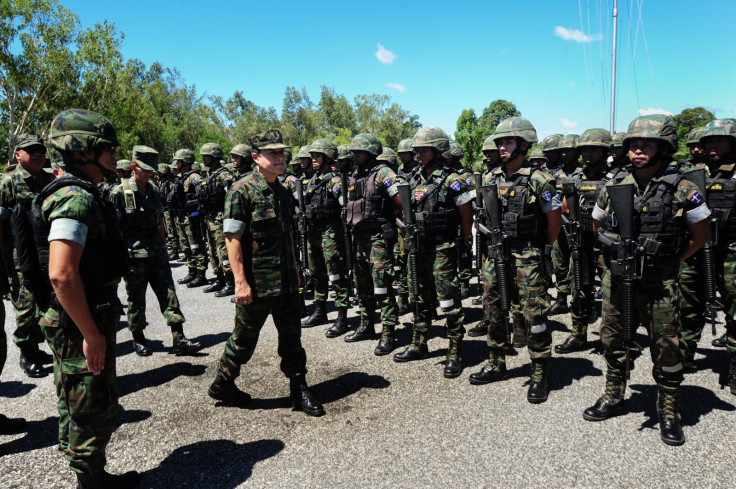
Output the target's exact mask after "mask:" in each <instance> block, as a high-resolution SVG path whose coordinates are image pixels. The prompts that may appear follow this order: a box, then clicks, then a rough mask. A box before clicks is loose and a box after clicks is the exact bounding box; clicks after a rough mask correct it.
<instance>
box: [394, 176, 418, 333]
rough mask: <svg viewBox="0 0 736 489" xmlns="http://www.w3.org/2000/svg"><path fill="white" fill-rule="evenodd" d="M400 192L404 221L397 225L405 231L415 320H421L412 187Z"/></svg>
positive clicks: (404, 186)
mask: <svg viewBox="0 0 736 489" xmlns="http://www.w3.org/2000/svg"><path fill="white" fill-rule="evenodd" d="M397 188H398V190H399V198H400V199H401V206H402V207H403V217H404V221H403V222H402V221H400V220H399V219H397V220H396V224H397V225H398V226H399V227H400V228H401V229H403V230H404V247H405V248H406V249H407V250H408V253H407V257H408V261H407V263H408V265H409V290H410V291H411V295H412V296H414V304H415V306H416V310H415V315H416V316H415V319H416V320H418V319H419V303H420V302H422V298H421V296H420V295H419V278H418V277H417V253H418V251H419V236H418V234H417V223H416V216H415V215H414V212H413V211H412V210H411V187H410V186H409V185H407V184H402V185H399V186H397Z"/></svg>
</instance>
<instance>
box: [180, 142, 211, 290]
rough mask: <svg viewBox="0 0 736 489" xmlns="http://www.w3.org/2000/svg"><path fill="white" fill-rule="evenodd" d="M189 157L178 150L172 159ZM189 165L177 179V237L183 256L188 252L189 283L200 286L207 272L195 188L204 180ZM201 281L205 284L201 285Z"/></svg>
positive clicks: (189, 152) (199, 210) (192, 158)
mask: <svg viewBox="0 0 736 489" xmlns="http://www.w3.org/2000/svg"><path fill="white" fill-rule="evenodd" d="M190 157H191V161H193V160H194V153H192V152H191V151H190V150H179V151H177V152H176V155H174V159H175V160H177V161H185V160H183V158H187V159H190ZM186 163H189V161H186V162H185V164H186ZM191 164H192V169H191V170H190V171H187V172H183V173H182V174H181V175H179V179H180V180H181V182H182V185H181V188H182V192H179V193H178V195H177V197H176V198H177V199H179V201H180V202H181V203H182V204H183V206H181V207H180V208H181V210H182V215H181V216H178V219H179V235H180V236H182V238H183V241H186V247H185V246H184V244H182V249H183V250H184V255H185V256H186V255H187V249H188V250H189V256H188V257H187V266H188V267H189V271H190V274H193V275H194V277H193V279H192V280H191V281H190V282H189V283H191V282H199V283H200V285H205V284H206V283H207V281H206V279H205V278H204V277H205V272H206V270H207V254H206V250H205V241H204V235H203V233H202V226H201V225H202V219H203V216H202V211H201V206H200V205H199V201H198V198H197V196H196V192H197V187H199V186H200V185H201V184H202V183H203V182H204V179H203V178H202V176H201V175H200V174H199V173H197V172H196V171H194V164H193V163H191ZM203 281H204V282H205V283H201V282H203ZM180 283H187V282H180Z"/></svg>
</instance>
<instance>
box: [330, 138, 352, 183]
mask: <svg viewBox="0 0 736 489" xmlns="http://www.w3.org/2000/svg"><path fill="white" fill-rule="evenodd" d="M353 164H354V163H353V153H351V152H350V145H349V144H341V145H340V146H338V147H337V159H336V160H335V161H333V162H332V171H334V172H337V173H347V174H348V175H349V174H350V173H352V172H353Z"/></svg>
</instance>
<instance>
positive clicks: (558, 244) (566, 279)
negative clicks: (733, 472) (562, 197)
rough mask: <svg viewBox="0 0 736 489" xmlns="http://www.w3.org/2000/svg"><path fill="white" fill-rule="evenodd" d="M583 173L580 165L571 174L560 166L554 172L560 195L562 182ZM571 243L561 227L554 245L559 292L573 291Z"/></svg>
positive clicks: (566, 293) (554, 264)
mask: <svg viewBox="0 0 736 489" xmlns="http://www.w3.org/2000/svg"><path fill="white" fill-rule="evenodd" d="M582 174H583V169H582V168H580V167H577V168H575V171H573V172H572V173H570V174H567V173H565V171H564V170H563V169H562V168H560V169H559V170H557V171H556V172H555V174H554V177H553V178H554V179H555V181H556V183H557V190H556V191H557V193H558V195H559V194H561V192H562V184H563V183H566V182H574V181H577V180H580V179H581V178H582V177H581V175H582ZM570 259H571V257H570V245H569V243H568V241H567V233H566V232H565V228H564V227H563V228H562V229H560V234H559V235H558V236H557V239H556V240H555V243H554V245H552V265H553V266H554V270H555V284H554V285H555V288H556V289H557V294H564V295H569V294H570V293H571V292H572V274H571V270H572V269H571V268H570Z"/></svg>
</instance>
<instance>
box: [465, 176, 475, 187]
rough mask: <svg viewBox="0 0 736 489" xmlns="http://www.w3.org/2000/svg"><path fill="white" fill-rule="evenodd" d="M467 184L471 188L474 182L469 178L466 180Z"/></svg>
mask: <svg viewBox="0 0 736 489" xmlns="http://www.w3.org/2000/svg"><path fill="white" fill-rule="evenodd" d="M465 183H466V184H467V185H468V187H470V186H471V185H473V180H472V179H471V178H468V179H466V180H465Z"/></svg>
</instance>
